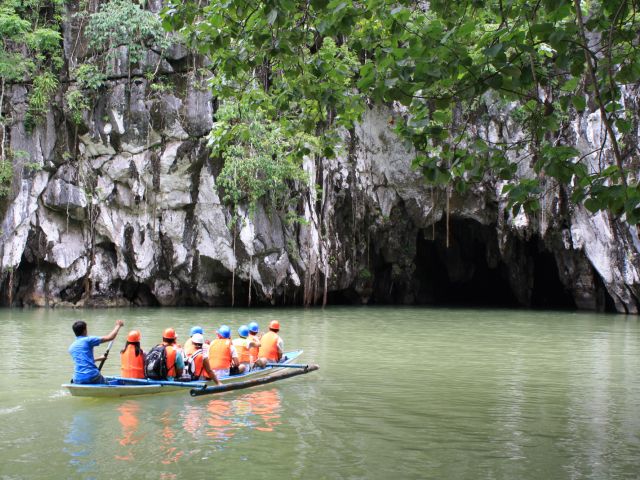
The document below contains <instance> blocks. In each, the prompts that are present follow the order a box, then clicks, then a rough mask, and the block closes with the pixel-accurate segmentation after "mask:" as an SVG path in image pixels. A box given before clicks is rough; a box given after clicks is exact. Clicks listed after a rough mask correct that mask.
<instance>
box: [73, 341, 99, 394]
mask: <svg viewBox="0 0 640 480" xmlns="http://www.w3.org/2000/svg"><path fill="white" fill-rule="evenodd" d="M98 345H100V337H76V341H75V342H73V343H72V344H71V346H70V347H69V353H70V354H71V358H73V363H74V364H75V367H74V370H73V383H83V382H86V381H88V380H91V379H92V378H94V377H96V376H98V375H100V370H98V367H97V366H96V362H95V360H94V359H93V347H97V346H98Z"/></svg>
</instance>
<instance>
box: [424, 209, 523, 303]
mask: <svg viewBox="0 0 640 480" xmlns="http://www.w3.org/2000/svg"><path fill="white" fill-rule="evenodd" d="M415 264H416V271H415V278H416V287H417V289H416V293H415V296H416V303H418V304H430V305H437V306H464V307H516V306H518V300H517V298H516V296H515V295H514V293H513V292H512V290H511V287H510V285H509V280H508V275H507V272H506V269H505V265H504V264H503V263H502V262H500V261H499V260H498V243H497V238H496V234H495V230H494V229H491V228H489V227H485V226H483V225H481V224H479V223H478V222H474V221H469V220H453V219H452V220H451V221H450V234H449V246H448V247H447V244H446V227H445V225H444V223H443V222H440V223H439V224H437V225H436V226H435V228H434V229H433V230H432V229H429V230H427V231H421V232H419V233H418V238H417V248H416V261H415Z"/></svg>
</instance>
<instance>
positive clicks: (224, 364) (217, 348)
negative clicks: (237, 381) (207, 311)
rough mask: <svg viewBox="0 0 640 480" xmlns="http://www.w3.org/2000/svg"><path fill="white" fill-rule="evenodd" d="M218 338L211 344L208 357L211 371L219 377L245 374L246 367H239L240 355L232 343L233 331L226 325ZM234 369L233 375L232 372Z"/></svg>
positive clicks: (218, 332)
mask: <svg viewBox="0 0 640 480" xmlns="http://www.w3.org/2000/svg"><path fill="white" fill-rule="evenodd" d="M217 337H218V338H216V339H215V340H214V341H213V342H211V345H210V346H209V354H208V355H207V360H208V361H209V366H210V367H211V369H212V370H213V371H214V372H215V373H216V375H217V376H218V377H225V376H229V375H232V374H233V375H235V374H236V373H242V372H244V369H245V366H244V365H242V366H238V354H237V352H236V349H235V347H234V346H233V342H232V341H231V329H230V328H229V327H228V326H226V325H222V326H221V327H220V328H219V329H218V331H217ZM234 367H236V368H234ZM232 368H233V373H232V371H231V369H232Z"/></svg>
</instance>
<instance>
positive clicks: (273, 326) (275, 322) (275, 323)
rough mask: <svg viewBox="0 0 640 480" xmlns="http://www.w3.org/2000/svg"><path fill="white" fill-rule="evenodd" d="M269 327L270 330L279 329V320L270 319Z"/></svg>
mask: <svg viewBox="0 0 640 480" xmlns="http://www.w3.org/2000/svg"><path fill="white" fill-rule="evenodd" d="M269 328H270V329H271V330H280V322H279V321H278V320H271V323H270V324H269Z"/></svg>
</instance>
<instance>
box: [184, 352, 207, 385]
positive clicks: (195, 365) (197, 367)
mask: <svg viewBox="0 0 640 480" xmlns="http://www.w3.org/2000/svg"><path fill="white" fill-rule="evenodd" d="M203 360H204V356H203V355H202V349H200V350H196V352H195V353H194V354H193V355H191V356H190V357H189V358H188V359H187V372H189V375H191V378H192V379H193V380H199V379H200V377H201V376H203V377H204V378H205V379H207V380H209V374H208V373H207V371H206V370H205V368H204V362H203Z"/></svg>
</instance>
